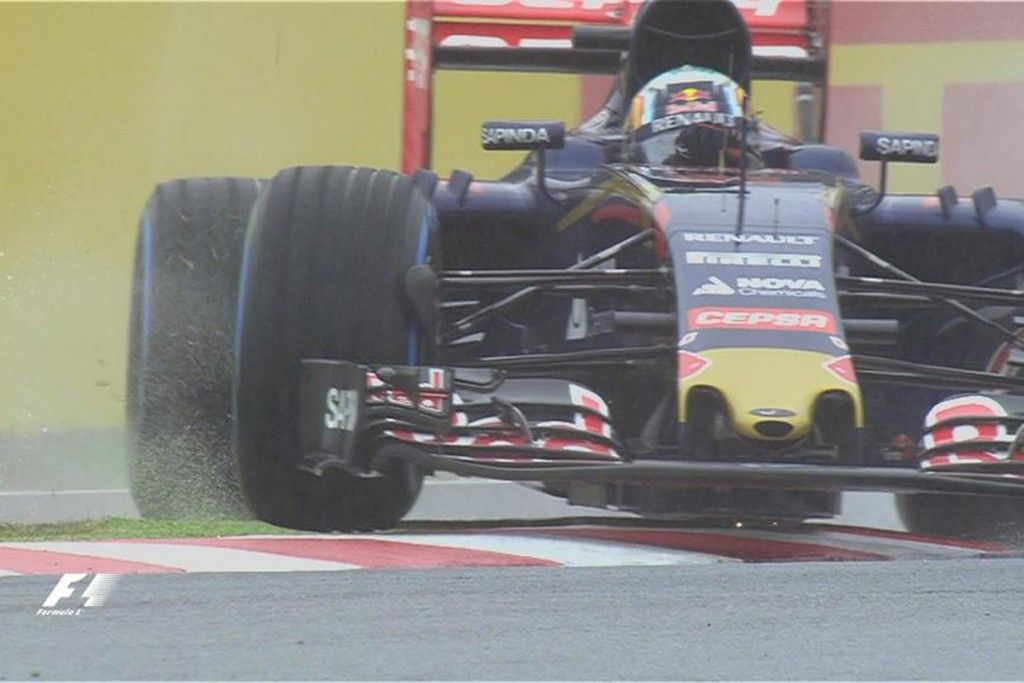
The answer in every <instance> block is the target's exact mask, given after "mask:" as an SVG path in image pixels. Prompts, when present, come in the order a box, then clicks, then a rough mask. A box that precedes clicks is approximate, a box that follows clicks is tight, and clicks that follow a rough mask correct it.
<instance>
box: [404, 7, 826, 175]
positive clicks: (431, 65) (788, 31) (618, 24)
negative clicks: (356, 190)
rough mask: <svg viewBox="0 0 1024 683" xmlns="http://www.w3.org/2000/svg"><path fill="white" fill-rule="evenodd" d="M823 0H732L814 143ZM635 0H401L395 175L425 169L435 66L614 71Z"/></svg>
mask: <svg viewBox="0 0 1024 683" xmlns="http://www.w3.org/2000/svg"><path fill="white" fill-rule="evenodd" d="M826 1H827V0H732V2H733V3H734V4H735V5H736V6H737V8H738V9H739V10H740V13H741V14H742V16H743V18H744V20H745V21H746V22H747V27H748V29H749V30H750V33H751V38H752V42H753V46H754V69H753V73H754V77H755V78H758V79H768V80H782V81H792V82H796V83H800V84H804V85H803V87H802V88H801V92H800V94H799V95H798V98H797V99H798V101H799V105H800V107H801V109H800V111H799V112H798V117H797V118H798V120H799V122H800V128H801V131H800V135H801V137H803V138H805V139H815V138H820V136H821V134H822V128H823V125H822V123H823V121H824V106H823V94H822V93H823V89H824V86H825V83H826V80H827V73H828V53H827V39H828V17H827V5H826ZM642 4H643V0H406V32H405V36H406V38H405V63H406V75H405V89H404V116H403V135H402V170H403V171H404V172H405V173H412V172H414V171H415V170H417V169H419V168H429V166H430V147H431V136H430V129H431V116H432V82H433V73H434V71H435V70H437V69H457V70H480V71H535V72H555V73H577V74H615V73H618V71H619V69H620V68H621V65H622V57H623V51H625V50H627V49H628V46H629V39H630V35H631V28H630V27H631V25H632V22H633V19H634V17H635V16H636V14H637V12H638V11H639V9H640V6H641V5H642Z"/></svg>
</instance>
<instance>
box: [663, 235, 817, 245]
mask: <svg viewBox="0 0 1024 683" xmlns="http://www.w3.org/2000/svg"><path fill="white" fill-rule="evenodd" d="M683 239H684V240H686V241H687V242H714V243H718V244H786V245H790V246H800V247H806V246H810V245H812V244H814V243H815V242H817V241H818V238H817V237H814V236H813V235H763V234H758V233H743V234H739V235H736V234H734V233H730V232H685V233H683Z"/></svg>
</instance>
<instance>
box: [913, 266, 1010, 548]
mask: <svg viewBox="0 0 1024 683" xmlns="http://www.w3.org/2000/svg"><path fill="white" fill-rule="evenodd" d="M1021 284H1024V283H1021V282H1019V281H1018V282H1015V283H1010V284H1008V285H1005V286H1012V287H1019V286H1021ZM990 315H991V314H990ZM995 320H996V321H997V322H999V323H1000V324H1001V325H1003V326H1004V327H1006V328H1008V329H1011V330H1013V329H1014V328H1015V327H1016V326H1015V325H1014V316H1013V315H1012V314H1006V315H1003V316H999V317H995ZM936 336H937V337H938V338H939V339H940V341H941V343H939V344H936V345H935V346H936V347H937V348H940V349H944V350H945V351H944V352H945V353H946V354H948V355H947V356H943V357H939V358H935V359H931V360H930V362H933V363H936V364H940V365H962V366H963V367H966V368H968V369H971V370H984V371H986V372H992V373H996V374H1000V375H1008V376H1015V375H1019V374H1020V366H1019V365H1017V364H1015V363H1013V362H1011V359H1012V358H1014V357H1015V356H1018V355H1019V353H1020V352H1019V351H1014V350H1013V349H1014V347H1013V345H1012V344H1010V343H1008V341H1007V339H1006V338H1005V337H1004V336H1003V335H1001V334H1000V333H998V332H996V331H995V330H992V329H989V328H985V327H981V326H979V325H977V324H973V323H969V322H966V321H960V322H958V323H957V324H954V325H949V326H947V327H946V328H942V329H940V330H939V331H938V332H937V333H936ZM1017 336H1018V337H1019V338H1024V331H1018V333H1017ZM896 507H897V510H898V511H899V514H900V518H901V519H902V520H903V523H904V525H905V526H906V527H907V530H909V531H912V532H915V533H920V534H928V535H933V536H954V537H958V538H967V539H978V540H1002V541H1011V542H1016V543H1019V542H1020V540H1021V539H1022V538H1024V501H1021V500H1019V499H1013V498H1000V497H998V496H950V495H941V494H898V495H897V496H896Z"/></svg>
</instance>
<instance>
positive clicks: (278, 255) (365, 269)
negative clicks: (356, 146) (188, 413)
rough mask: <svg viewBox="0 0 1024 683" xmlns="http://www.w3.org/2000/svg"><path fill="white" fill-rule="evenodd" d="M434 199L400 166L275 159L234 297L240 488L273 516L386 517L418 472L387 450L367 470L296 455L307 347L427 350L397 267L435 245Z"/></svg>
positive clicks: (371, 352) (386, 359)
mask: <svg viewBox="0 0 1024 683" xmlns="http://www.w3.org/2000/svg"><path fill="white" fill-rule="evenodd" d="M432 220H433V219H432V209H431V207H430V204H429V202H428V201H427V199H426V198H425V197H424V196H423V194H422V193H421V192H420V191H419V189H418V188H417V186H416V185H415V184H414V183H413V182H412V181H411V180H410V179H409V178H407V177H405V176H401V175H398V174H396V173H392V172H388V171H378V170H373V169H364V168H350V167H334V166H326V167H302V168H293V169H287V170H284V171H282V172H280V173H278V175H277V176H276V177H275V178H274V179H273V180H272V181H271V182H270V184H269V186H268V187H267V188H266V190H265V192H264V194H263V195H262V196H261V199H260V201H259V203H258V204H257V207H256V209H255V210H254V214H253V222H252V225H251V227H250V230H249V234H248V236H247V239H246V246H245V257H244V260H243V266H242V284H241V292H242V294H241V298H240V302H239V309H238V324H237V329H238V337H237V342H236V353H237V362H238V365H237V373H236V378H235V380H236V381H235V426H236V454H237V457H238V462H239V467H240V470H241V475H242V487H243V491H244V493H245V496H246V499H247V500H248V502H249V504H250V505H251V506H252V508H253V509H254V510H255V512H256V513H257V515H258V516H259V517H260V518H262V519H264V520H266V521H269V522H271V523H274V524H279V525H282V526H290V527H295V528H302V529H313V530H332V529H337V530H351V529H360V530H362V529H375V528H386V527H390V526H393V525H394V524H396V523H397V522H398V520H399V519H401V517H402V516H403V515H404V514H405V513H406V512H407V511H408V510H409V508H410V507H411V506H412V504H413V503H414V502H415V500H416V497H417V495H418V493H419V489H420V485H421V482H422V475H421V474H420V473H419V472H418V471H417V470H416V469H415V468H414V467H412V466H411V465H408V464H406V463H404V462H400V461H392V462H390V463H388V464H386V465H383V466H382V467H383V471H379V472H377V473H376V474H379V475H381V476H377V477H375V478H361V477H356V476H353V475H352V474H348V473H344V472H341V471H339V470H329V472H331V474H329V475H327V476H326V478H316V477H314V476H312V475H310V474H307V473H305V472H303V471H301V470H299V469H298V464H299V462H300V460H301V458H302V456H303V455H304V454H303V453H301V452H299V451H300V446H299V441H300V437H299V421H300V416H299V414H298V412H299V411H298V402H299V367H300V360H301V359H303V358H310V359H313V358H319V359H336V360H345V361H352V362H356V363H393V364H410V365H413V364H418V363H423V362H429V360H430V359H431V358H432V356H433V355H434V353H435V351H434V349H435V342H434V339H435V336H436V335H435V334H434V331H433V330H424V329H422V327H421V326H420V325H419V324H418V322H417V319H416V317H415V315H414V313H413V311H412V309H411V307H410V306H409V304H408V302H407V300H406V299H407V296H406V291H405V277H406V273H407V272H408V271H409V269H410V268H412V267H413V266H414V265H417V264H422V263H425V262H427V261H428V260H429V259H430V258H431V253H432V239H431V234H432V232H433V229H432Z"/></svg>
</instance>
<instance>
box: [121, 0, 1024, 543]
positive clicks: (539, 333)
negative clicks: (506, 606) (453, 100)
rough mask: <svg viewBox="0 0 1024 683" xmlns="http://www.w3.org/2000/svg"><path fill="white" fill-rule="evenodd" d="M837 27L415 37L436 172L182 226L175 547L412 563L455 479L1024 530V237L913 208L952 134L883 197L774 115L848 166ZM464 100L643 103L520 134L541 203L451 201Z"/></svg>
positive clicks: (686, 8)
mask: <svg viewBox="0 0 1024 683" xmlns="http://www.w3.org/2000/svg"><path fill="white" fill-rule="evenodd" d="M536 20H544V22H545V23H536ZM826 27H827V15H826V14H825V6H824V5H823V4H821V3H816V2H802V1H797V0H785V1H784V2H781V3H779V2H739V1H737V2H736V3H735V4H733V3H731V2H728V1H727V0H721V1H718V0H715V1H711V0H649V1H648V2H647V3H645V4H642V5H641V4H639V3H631V2H625V1H615V2H590V1H589V0H573V1H571V2H570V1H568V0H565V1H559V2H508V3H504V4H502V3H495V2H472V1H470V0H460V1H441V0H436V1H434V2H421V1H415V2H410V3H409V4H408V22H407V29H408V31H407V41H408V50H407V57H408V65H407V66H408V72H407V78H408V80H407V82H406V100H405V112H406V117H405V126H406V129H405V137H404V148H403V153H404V161H403V163H404V171H405V173H403V174H400V173H395V172H390V171H382V170H373V169H366V168H352V167H346V166H326V167H301V168H291V169H287V170H284V171H281V172H280V173H278V174H277V175H276V176H275V177H274V178H273V179H271V180H268V181H257V180H251V179H240V178H216V179H209V178H205V179H198V178H197V179H187V180H178V181H172V182H168V183H164V184H162V185H159V186H158V187H157V188H156V190H155V192H154V194H153V196H152V197H151V198H150V200H149V202H148V203H147V205H146V208H145V211H144V214H143V217H142V220H141V224H140V233H139V239H138V247H137V251H136V264H135V280H134V292H133V302H132V323H131V335H130V337H131V339H130V344H131V350H130V359H129V372H128V380H129V393H128V399H129V400H128V420H129V427H130V429H129V433H130V437H129V445H130V448H129V451H130V456H131V461H130V462H131V472H132V486H133V493H134V496H135V499H136V502H137V503H138V505H139V508H140V510H141V511H142V513H143V514H145V515H150V516H168V515H183V514H245V513H251V514H254V515H256V516H257V517H259V518H261V519H264V520H267V521H270V522H273V523H276V524H280V525H285V526H292V527H296V528H305V529H374V528H386V527H389V526H392V525H394V524H396V523H397V522H398V521H399V520H400V519H401V518H402V516H403V515H404V514H405V513H406V512H407V511H408V510H409V508H410V507H411V506H412V504H413V503H414V501H415V500H416V497H417V494H418V492H419V490H420V486H421V483H422V480H423V477H424V476H425V475H429V474H431V473H435V472H440V471H447V472H452V473H455V474H459V475H465V476H475V477H489V478H494V479H503V480H514V481H521V482H525V483H530V484H531V485H533V486H534V487H536V488H539V489H540V490H542V491H545V492H547V493H549V494H551V495H554V496H560V497H563V498H565V499H567V500H568V501H569V502H570V503H573V504H577V505H589V506H599V507H609V508H615V509H620V510H626V511H632V512H636V513H639V514H641V515H645V516H651V517H663V518H671V519H693V518H700V519H709V518H712V519H720V520H736V519H753V520H783V519H789V520H800V519H808V518H824V517H829V516H831V515H834V514H836V513H837V511H838V504H839V495H840V493H841V492H842V491H850V490H879V491H891V492H895V493H897V494H898V496H899V504H900V508H901V512H902V514H903V516H904V519H905V521H906V523H907V525H908V526H909V527H910V528H911V529H912V530H916V531H922V532H933V533H944V534H958V535H971V536H994V535H996V534H1003V533H1005V532H1007V531H1012V530H1013V529H1014V528H1015V527H1016V526H1017V525H1018V524H1021V523H1024V479H1022V475H1024V397H1021V395H1020V394H1021V392H1022V390H1024V380H1022V379H1021V378H1020V377H1019V376H1018V366H1019V364H1020V362H1021V360H1020V359H1021V358H1022V357H1024V356H1022V353H1021V352H1022V350H1024V340H1022V335H1020V334H1019V330H1020V329H1021V327H1022V324H1024V318H1021V317H1019V316H1020V314H1021V313H1022V309H1024V305H1022V304H1024V291H1021V289H1020V286H1021V278H1022V273H1024V205H1022V204H1021V203H1020V202H1017V201H1010V200H1005V199H997V198H996V197H995V195H994V193H993V192H992V191H991V189H983V190H979V191H977V192H975V193H974V195H973V196H972V197H969V198H960V197H958V195H957V193H956V191H955V190H954V189H953V188H951V187H944V188H941V189H939V190H938V191H937V192H936V193H935V194H934V195H928V196H923V195H921V196H908V195H901V196H893V195H886V193H885V169H886V166H887V164H889V163H892V162H910V163H934V162H935V161H937V159H938V153H939V149H938V140H937V138H936V137H935V136H933V135H928V134H910V133H894V132H884V131H881V132H880V131H876V132H867V133H864V134H863V135H862V140H861V150H860V155H861V157H862V158H864V159H870V160H875V161H878V162H879V164H880V167H881V171H882V174H881V178H882V182H881V187H879V188H877V189H874V188H872V187H871V186H869V185H867V184H865V183H863V182H861V180H860V179H859V178H858V176H857V169H856V166H855V164H854V162H853V160H852V158H851V156H850V155H849V154H847V153H846V152H844V151H842V150H839V149H836V148H832V147H828V146H824V145H820V144H814V143H813V142H804V141H800V140H797V139H793V138H789V137H788V136H785V135H781V134H779V133H777V132H775V131H772V130H771V129H769V128H768V127H767V126H765V125H763V124H761V123H760V122H759V121H757V120H756V118H754V117H752V116H750V115H749V113H748V112H749V111H750V109H749V106H748V104H747V96H748V94H749V93H750V91H751V87H752V86H751V84H752V81H754V80H756V79H782V80H790V81H794V82H798V83H800V84H801V85H800V86H799V89H798V90H799V92H801V93H803V94H804V95H807V97H805V98H803V99H802V100H801V101H802V102H804V103H805V104H806V105H807V106H805V107H804V108H803V109H802V114H801V121H800V128H801V135H803V137H804V138H805V139H806V140H810V141H813V140H814V139H815V138H816V137H818V136H819V135H820V133H821V121H822V120H823V119H822V110H823V106H822V105H823V101H822V100H823V93H824V86H825V75H826V71H827V70H826V64H827V62H826V59H827V45H826V44H825V42H824V38H825V36H826V35H827V30H826ZM477 39H480V40H477ZM438 68H461V69H480V70H495V69H505V70H526V71H568V72H577V73H609V74H616V75H617V77H616V78H615V81H614V83H615V85H614V88H613V89H612V92H611V95H610V96H609V98H608V101H607V103H606V105H605V106H604V107H603V108H602V109H601V111H600V112H599V113H598V114H597V115H596V116H594V117H593V118H591V119H590V120H588V121H586V122H584V123H583V124H582V125H580V126H579V127H578V128H576V129H574V130H572V131H569V132H566V130H565V128H564V126H563V125H562V124H561V123H560V122H553V121H527V122H523V121H505V122H488V123H486V124H484V127H483V144H484V146H485V148H488V149H496V150H525V151H527V152H528V154H527V156H526V158H525V160H524V161H523V162H522V163H520V164H519V165H518V166H517V167H515V168H514V169H512V170H511V171H510V172H509V173H508V175H507V176H506V177H504V178H502V179H500V180H496V181H482V180H478V179H476V178H474V177H473V176H472V174H470V173H467V172H464V171H455V172H453V173H452V174H451V175H450V177H448V178H447V179H440V178H439V177H438V176H437V175H436V174H434V173H433V172H431V171H429V170H426V169H427V168H428V167H429V143H430V138H429V133H430V82H431V77H432V73H433V71H434V69H438ZM659 150H660V151H659ZM709 150H710V152H711V153H710V154H703V153H704V152H708V151H709Z"/></svg>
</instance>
